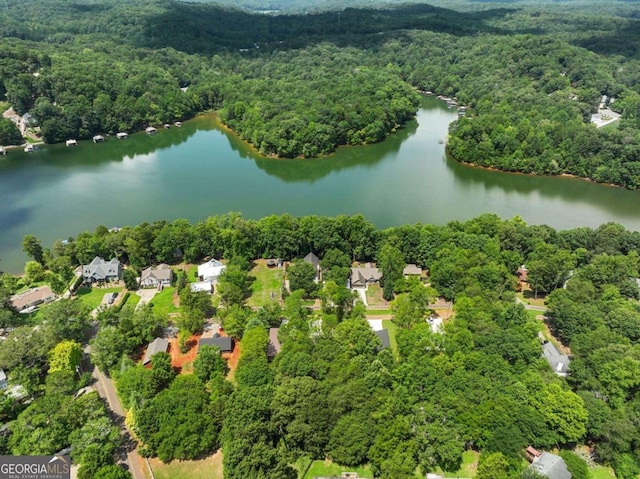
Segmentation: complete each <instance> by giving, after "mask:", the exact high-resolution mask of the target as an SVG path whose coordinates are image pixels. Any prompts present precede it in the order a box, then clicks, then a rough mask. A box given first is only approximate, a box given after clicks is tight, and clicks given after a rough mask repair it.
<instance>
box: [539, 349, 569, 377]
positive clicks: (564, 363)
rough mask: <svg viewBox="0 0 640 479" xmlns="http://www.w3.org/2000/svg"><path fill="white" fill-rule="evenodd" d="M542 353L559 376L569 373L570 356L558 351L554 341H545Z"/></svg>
mask: <svg viewBox="0 0 640 479" xmlns="http://www.w3.org/2000/svg"><path fill="white" fill-rule="evenodd" d="M542 355H543V356H544V358H545V359H546V360H547V362H548V363H549V366H551V369H553V371H554V372H555V373H556V374H557V375H558V376H561V377H566V376H568V375H569V362H570V360H569V356H567V355H566V354H562V353H561V352H560V351H558V348H556V347H555V345H554V344H553V343H551V342H549V341H545V343H544V344H543V345H542Z"/></svg>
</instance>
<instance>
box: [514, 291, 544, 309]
mask: <svg viewBox="0 0 640 479" xmlns="http://www.w3.org/2000/svg"><path fill="white" fill-rule="evenodd" d="M516 296H517V297H518V298H520V299H521V300H522V301H524V302H525V303H527V304H531V305H533V306H544V305H545V304H544V302H545V295H544V293H538V297H537V298H535V294H534V293H533V291H531V290H530V289H525V290H524V291H522V292H520V293H516Z"/></svg>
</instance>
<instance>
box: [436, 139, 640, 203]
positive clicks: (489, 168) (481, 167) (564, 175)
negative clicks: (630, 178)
mask: <svg viewBox="0 0 640 479" xmlns="http://www.w3.org/2000/svg"><path fill="white" fill-rule="evenodd" d="M445 153H446V155H447V156H448V157H450V158H451V159H452V160H453V161H455V162H456V163H458V164H459V165H464V166H468V167H470V168H477V169H479V170H486V171H492V172H494V173H507V174H511V175H521V176H530V177H534V178H553V177H557V178H567V179H575V180H581V181H586V182H587V183H591V184H594V185H601V186H610V187H612V188H621V189H623V190H627V191H636V192H638V191H639V190H632V189H630V188H625V187H624V186H622V185H616V184H615V183H601V182H599V181H595V180H594V179H592V178H586V177H584V176H578V175H572V174H571V173H558V174H557V175H539V174H537V173H526V172H524V171H509V170H502V169H500V168H496V167H494V166H484V165H478V164H476V163H469V162H466V161H461V160H459V159H457V158H456V157H455V156H454V155H453V154H452V153H451V151H449V145H448V143H447V142H446V141H445Z"/></svg>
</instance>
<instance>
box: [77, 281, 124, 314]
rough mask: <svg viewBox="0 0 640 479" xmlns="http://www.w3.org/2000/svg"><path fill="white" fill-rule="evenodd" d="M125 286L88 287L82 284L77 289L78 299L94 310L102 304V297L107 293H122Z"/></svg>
mask: <svg viewBox="0 0 640 479" xmlns="http://www.w3.org/2000/svg"><path fill="white" fill-rule="evenodd" d="M123 289H124V288H123V287H122V286H118V287H116V288H87V287H86V286H82V287H80V288H78V290H77V291H76V296H77V298H78V300H80V301H81V302H82V303H84V304H86V305H87V306H89V307H90V308H91V309H92V310H93V309H96V308H97V307H98V306H100V304H102V299H103V298H104V295H105V294H107V293H120V292H121V291H122V290H123Z"/></svg>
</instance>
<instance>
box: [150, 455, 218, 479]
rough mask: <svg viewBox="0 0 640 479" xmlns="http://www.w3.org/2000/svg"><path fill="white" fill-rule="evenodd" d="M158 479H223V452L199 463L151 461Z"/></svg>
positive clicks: (152, 468)
mask: <svg viewBox="0 0 640 479" xmlns="http://www.w3.org/2000/svg"><path fill="white" fill-rule="evenodd" d="M149 464H150V465H151V470H152V471H153V475H154V476H155V478H156V479H222V478H223V476H222V452H221V451H218V452H216V453H215V454H214V455H213V456H209V457H207V458H205V459H201V460H199V461H172V462H170V463H169V464H165V463H163V462H162V461H161V460H159V459H149Z"/></svg>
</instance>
